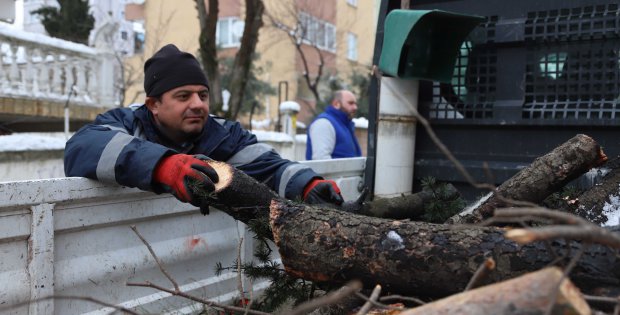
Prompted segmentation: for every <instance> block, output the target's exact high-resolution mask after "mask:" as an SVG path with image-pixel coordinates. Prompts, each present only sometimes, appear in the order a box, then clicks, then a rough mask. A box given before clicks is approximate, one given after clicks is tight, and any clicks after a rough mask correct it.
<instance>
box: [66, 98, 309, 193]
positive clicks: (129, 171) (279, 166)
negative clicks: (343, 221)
mask: <svg viewBox="0 0 620 315" xmlns="http://www.w3.org/2000/svg"><path fill="white" fill-rule="evenodd" d="M176 153H185V154H192V155H193V154H203V155H206V156H208V157H210V158H211V159H214V160H217V161H223V162H226V163H228V164H231V165H232V166H234V167H236V168H237V169H239V170H241V171H243V172H244V173H246V174H248V175H249V176H251V177H253V178H255V179H256V180H258V181H259V182H262V183H264V184H266V185H267V186H268V187H270V188H271V189H273V190H274V191H276V192H277V193H278V194H279V195H280V196H282V197H284V198H288V199H296V198H299V197H301V196H302V193H303V189H304V187H305V185H306V184H307V183H308V182H309V181H310V180H311V179H313V178H317V177H319V175H317V174H316V173H315V172H314V171H312V169H311V168H310V167H308V166H306V165H303V164H299V163H297V162H292V161H289V160H286V159H283V158H282V157H280V155H279V154H278V153H276V152H275V150H274V149H273V148H272V147H271V146H269V145H267V144H264V143H258V142H257V140H256V136H255V135H253V134H252V133H250V132H249V131H247V130H245V129H243V128H242V127H241V125H240V124H239V123H238V122H231V121H227V120H225V119H222V118H219V117H215V116H209V118H208V120H207V123H206V124H205V127H204V128H203V131H202V134H201V135H200V136H198V137H197V138H196V139H194V141H192V142H190V143H184V144H174V143H170V141H167V140H166V139H165V138H164V137H163V136H162V135H161V134H160V133H159V132H158V131H157V127H156V126H155V124H154V122H153V117H152V114H151V112H150V111H149V110H148V109H147V107H146V106H144V105H142V106H139V107H138V106H134V107H130V108H117V109H112V110H110V111H108V112H106V113H103V114H100V115H98V116H97V118H96V119H95V121H94V122H93V123H91V124H88V125H86V126H84V127H82V128H81V129H80V130H79V131H78V132H76V134H75V135H74V136H73V137H71V139H69V141H68V142H67V145H66V147H65V157H64V164H65V175H66V176H80V177H88V178H92V179H96V180H100V181H102V182H107V183H117V184H120V185H123V186H128V187H137V188H139V189H142V190H147V191H153V192H156V193H161V191H159V187H157V185H154V184H153V182H152V175H153V171H154V169H155V167H156V166H157V163H158V162H159V161H160V160H161V158H162V157H164V156H168V155H171V154H176Z"/></svg>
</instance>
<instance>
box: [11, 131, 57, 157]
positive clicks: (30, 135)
mask: <svg viewBox="0 0 620 315" xmlns="http://www.w3.org/2000/svg"><path fill="white" fill-rule="evenodd" d="M66 142H67V140H66V138H65V134H64V133H62V132H58V133H36V132H24V133H14V134H12V135H4V136H0V152H15V151H30V150H32V151H44V150H64V148H65V143H66Z"/></svg>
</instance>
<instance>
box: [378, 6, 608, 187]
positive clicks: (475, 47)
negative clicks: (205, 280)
mask: <svg viewBox="0 0 620 315" xmlns="http://www.w3.org/2000/svg"><path fill="white" fill-rule="evenodd" d="M399 5H400V1H390V0H386V1H384V2H383V3H382V11H381V13H380V19H379V24H381V23H382V20H381V19H382V16H383V17H385V15H384V14H387V13H388V12H389V11H390V10H392V9H397V8H399ZM410 9H412V10H417V9H420V10H428V9H441V10H445V11H451V12H456V13H463V14H472V15H482V16H485V17H486V18H487V21H486V22H485V23H484V24H481V25H479V26H478V27H477V28H476V29H475V30H474V31H473V32H472V33H471V34H470V35H469V36H468V38H467V39H466V41H465V42H464V43H463V44H462V46H461V48H460V51H459V56H458V58H457V61H456V65H455V67H454V72H453V77H452V80H451V82H450V83H438V82H427V81H422V82H421V83H420V99H419V103H418V104H419V105H418V106H419V108H418V109H419V111H420V113H422V114H423V115H424V116H425V117H427V118H428V119H429V120H430V122H431V124H432V126H433V128H434V130H435V132H436V133H437V134H438V136H439V137H440V138H441V140H442V141H443V142H444V143H445V144H446V145H447V147H448V148H449V149H450V150H451V151H452V152H453V154H454V155H455V156H456V157H457V158H458V159H459V160H460V161H461V162H462V163H463V164H464V165H465V166H466V168H467V169H468V171H470V172H471V173H472V175H473V176H474V178H476V180H478V181H480V182H489V181H491V182H494V183H495V184H499V183H501V182H503V181H505V180H506V179H508V178H509V177H510V176H512V175H514V174H515V173H516V172H517V171H518V170H519V169H521V168H522V167H524V166H525V165H528V164H529V163H531V162H532V161H533V160H534V159H535V158H536V157H538V156H541V155H543V154H545V153H547V152H549V151H551V150H552V149H553V148H554V147H556V146H558V145H559V144H561V143H563V142H565V141H566V140H568V139H570V138H572V137H573V136H575V135H576V134H579V133H583V134H587V135H590V136H591V137H593V138H594V139H595V140H596V141H597V142H598V143H599V144H601V146H602V147H603V150H604V151H605V153H606V154H607V155H608V156H610V157H612V158H613V157H615V156H618V155H619V154H620V137H619V134H618V131H620V128H619V125H620V6H619V5H618V4H617V3H614V2H613V1H609V0H607V1H594V0H582V1H577V0H546V1H535V0H521V1H518V2H517V1H500V0H455V1H446V0H444V1H430V0H427V1H424V0H420V1H415V0H412V1H411V4H410ZM380 31H381V29H380V27H379V32H378V35H377V43H376V44H375V45H377V44H380V43H381V36H383V34H382V32H380ZM379 47H380V46H379ZM379 50H380V49H379ZM377 53H379V54H380V51H378V49H377V48H375V58H376V57H377V56H376V54H377ZM371 93H373V92H372V91H371ZM375 93H376V92H375ZM371 112H372V111H371ZM375 114H376V112H375ZM371 121H372V119H371ZM371 128H372V126H371ZM369 134H370V135H371V136H374V132H373V131H372V130H371V131H370V132H369ZM369 141H372V139H369ZM371 155H372V152H371V151H370V152H369V156H370V157H371V159H372V156H371ZM414 156H415V169H414V175H413V176H414V177H415V180H414V183H415V184H416V185H417V184H419V182H420V179H421V178H423V177H426V176H433V177H435V178H436V179H438V180H441V181H450V182H452V183H454V184H455V185H457V187H458V188H460V189H461V191H465V194H466V196H468V197H471V198H473V197H474V196H477V194H478V193H479V192H477V191H475V190H473V189H470V186H469V185H468V184H466V183H464V179H463V178H462V176H461V175H460V174H458V172H456V171H455V168H454V166H453V165H452V163H451V162H449V161H448V160H447V159H446V158H445V157H444V156H443V154H441V153H440V152H439V150H438V149H437V148H436V146H435V144H434V143H433V142H432V141H431V140H430V138H429V137H428V135H427V134H426V133H425V131H424V130H423V128H421V127H418V130H417V136H416V149H415V152H414ZM367 175H371V176H372V173H370V174H367ZM418 189H419V187H414V190H418Z"/></svg>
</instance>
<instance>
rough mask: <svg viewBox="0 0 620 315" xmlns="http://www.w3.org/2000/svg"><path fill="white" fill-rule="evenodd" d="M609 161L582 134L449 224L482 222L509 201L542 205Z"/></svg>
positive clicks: (511, 179)
mask: <svg viewBox="0 0 620 315" xmlns="http://www.w3.org/2000/svg"><path fill="white" fill-rule="evenodd" d="M606 160H607V156H605V154H604V153H603V150H602V149H601V147H600V146H599V145H598V143H596V141H594V139H592V138H590V137H588V136H586V135H583V134H579V135H577V136H575V137H573V138H571V139H570V140H568V141H567V142H565V143H563V144H562V145H560V146H558V147H556V148H555V149H553V150H552V151H551V152H550V153H547V154H546V155H544V156H541V157H539V158H537V159H536V160H534V162H532V164H530V165H529V166H528V167H526V168H524V169H522V170H521V171H519V172H518V173H517V174H515V175H514V176H513V177H511V178H510V179H508V180H507V181H505V182H504V183H502V184H501V185H500V186H499V187H497V189H496V190H495V192H493V193H492V194H491V195H490V196H489V197H488V198H487V199H486V200H484V201H483V202H481V203H480V204H479V205H478V206H476V207H474V208H470V209H468V210H467V211H464V212H461V213H460V214H458V215H456V216H453V217H451V218H450V219H449V220H448V221H447V222H446V223H449V224H456V223H479V222H481V221H483V220H484V219H487V218H490V217H492V216H493V212H494V210H495V209H497V208H502V207H506V206H510V205H511V204H510V203H509V202H508V201H509V200H516V201H527V202H532V203H540V202H541V201H543V200H544V199H545V198H547V196H549V195H551V194H552V193H554V192H556V191H558V190H559V189H560V188H562V187H564V186H565V185H566V184H567V183H568V182H570V181H571V180H573V179H575V178H577V177H579V176H581V175H582V174H583V173H585V172H587V171H588V170H589V169H591V168H592V167H596V166H599V165H601V164H603V163H605V161H606Z"/></svg>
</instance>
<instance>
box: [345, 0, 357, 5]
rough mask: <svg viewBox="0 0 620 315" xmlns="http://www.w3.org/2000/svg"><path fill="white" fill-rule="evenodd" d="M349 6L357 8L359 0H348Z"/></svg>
mask: <svg viewBox="0 0 620 315" xmlns="http://www.w3.org/2000/svg"><path fill="white" fill-rule="evenodd" d="M347 4H349V5H351V6H354V7H357V0H347Z"/></svg>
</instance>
